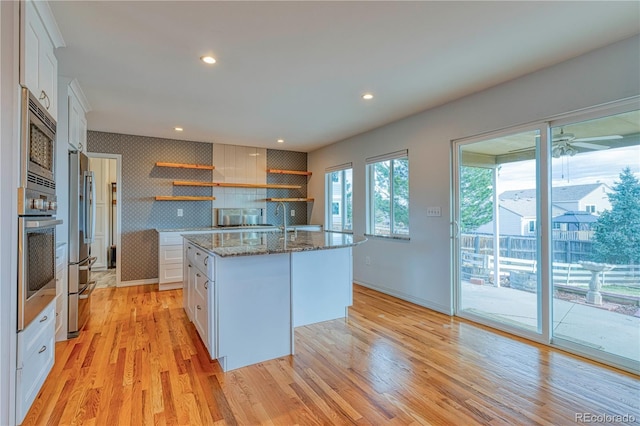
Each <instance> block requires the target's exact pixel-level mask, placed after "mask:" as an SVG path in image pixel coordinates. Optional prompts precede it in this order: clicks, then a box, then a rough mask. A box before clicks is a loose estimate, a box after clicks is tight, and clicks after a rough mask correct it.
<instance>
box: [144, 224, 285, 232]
mask: <svg viewBox="0 0 640 426" xmlns="http://www.w3.org/2000/svg"><path fill="white" fill-rule="evenodd" d="M232 229H259V230H263V231H264V230H270V229H278V227H277V226H275V225H251V226H205V227H202V228H166V229H160V228H156V232H224V231H229V230H232Z"/></svg>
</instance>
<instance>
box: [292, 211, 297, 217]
mask: <svg viewBox="0 0 640 426" xmlns="http://www.w3.org/2000/svg"><path fill="white" fill-rule="evenodd" d="M295 215H296V211H295V210H293V209H292V210H291V217H294V216H295Z"/></svg>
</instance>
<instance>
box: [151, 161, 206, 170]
mask: <svg viewBox="0 0 640 426" xmlns="http://www.w3.org/2000/svg"><path fill="white" fill-rule="evenodd" d="M156 166H158V167H176V168H179V169H198V170H213V169H215V166H207V165H206V164H184V163H162V162H160V161H158V162H157V163H156Z"/></svg>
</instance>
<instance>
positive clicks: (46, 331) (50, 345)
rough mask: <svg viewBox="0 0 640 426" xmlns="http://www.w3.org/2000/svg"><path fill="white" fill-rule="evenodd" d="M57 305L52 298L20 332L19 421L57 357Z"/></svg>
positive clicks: (25, 413)
mask: <svg viewBox="0 0 640 426" xmlns="http://www.w3.org/2000/svg"><path fill="white" fill-rule="evenodd" d="M55 308H56V302H55V301H52V302H51V303H50V304H49V305H48V306H47V307H46V308H45V309H44V310H43V311H42V313H40V315H38V316H37V317H36V318H35V319H34V320H33V321H32V322H31V324H29V325H28V326H27V327H26V328H25V329H24V330H23V331H21V332H19V333H18V357H17V361H18V363H17V364H18V369H17V372H16V405H17V407H16V409H17V412H16V420H17V423H18V424H20V423H22V421H23V420H24V418H25V416H26V415H27V412H28V411H29V408H30V407H31V404H33V401H34V400H35V398H36V396H37V395H38V392H39V391H40V388H41V387H42V384H43V383H44V381H45V379H46V378H47V376H48V375H49V372H50V371H51V368H53V362H54V360H55V326H56V320H55Z"/></svg>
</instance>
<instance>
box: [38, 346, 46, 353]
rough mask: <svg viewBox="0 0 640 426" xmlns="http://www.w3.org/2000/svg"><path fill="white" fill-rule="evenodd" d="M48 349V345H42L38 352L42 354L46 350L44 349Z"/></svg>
mask: <svg viewBox="0 0 640 426" xmlns="http://www.w3.org/2000/svg"><path fill="white" fill-rule="evenodd" d="M46 350H47V347H46V346H43V347H41V348H40V350H39V351H38V353H39V354H41V353H42V352H44V351H46Z"/></svg>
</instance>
